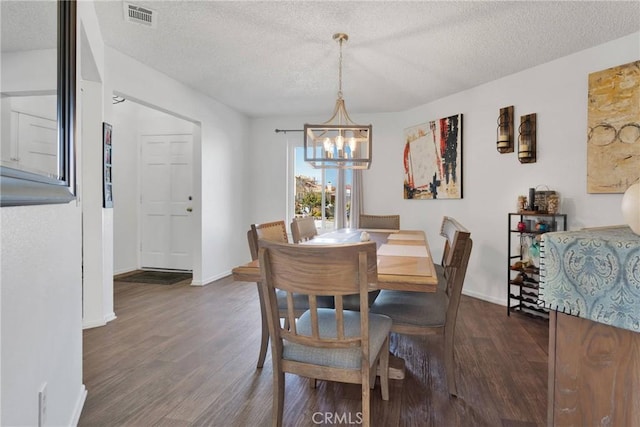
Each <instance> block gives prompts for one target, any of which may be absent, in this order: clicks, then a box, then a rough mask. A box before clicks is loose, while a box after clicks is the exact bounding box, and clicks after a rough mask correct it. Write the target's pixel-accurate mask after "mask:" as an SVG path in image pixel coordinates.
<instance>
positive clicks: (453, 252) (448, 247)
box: [440, 216, 471, 293]
mask: <svg viewBox="0 0 640 427" xmlns="http://www.w3.org/2000/svg"><path fill="white" fill-rule="evenodd" d="M440 235H441V236H442V237H444V238H445V243H444V250H443V252H442V262H441V265H442V267H443V269H444V276H445V278H447V282H449V280H448V279H449V276H450V275H451V274H452V273H453V272H454V269H456V268H458V267H459V266H460V264H461V263H462V261H463V257H464V252H465V245H466V241H467V240H470V239H471V232H469V230H467V229H466V228H465V227H464V226H462V224H460V223H459V222H458V221H457V220H456V219H454V218H451V217H448V216H445V217H444V218H443V219H442V225H441V227H440ZM447 288H449V286H447ZM447 293H449V289H447Z"/></svg>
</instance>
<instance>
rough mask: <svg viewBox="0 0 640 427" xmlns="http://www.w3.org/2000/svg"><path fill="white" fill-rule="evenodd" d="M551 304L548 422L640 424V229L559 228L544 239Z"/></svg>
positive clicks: (546, 296) (543, 282) (545, 284)
mask: <svg viewBox="0 0 640 427" xmlns="http://www.w3.org/2000/svg"><path fill="white" fill-rule="evenodd" d="M540 269H541V279H540V286H541V291H540V293H541V296H540V299H541V300H543V301H541V304H544V306H545V307H547V308H549V309H550V310H551V311H550V313H549V367H548V368H549V382H548V387H549V390H548V391H549V394H548V406H547V425H549V426H569V425H578V426H596V425H597V426H604V425H607V426H616V427H617V426H624V427H627V426H628V427H636V426H640V405H638V396H640V236H638V235H636V234H634V233H633V232H632V231H631V229H630V228H629V227H626V226H625V227H609V228H600V229H586V230H580V231H568V232H553V233H547V234H545V235H544V236H543V242H542V245H541V262H540Z"/></svg>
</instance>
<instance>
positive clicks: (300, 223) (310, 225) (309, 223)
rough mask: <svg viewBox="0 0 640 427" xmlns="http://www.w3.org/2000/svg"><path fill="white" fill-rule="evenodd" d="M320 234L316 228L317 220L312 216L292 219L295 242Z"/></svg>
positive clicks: (292, 232) (292, 233)
mask: <svg viewBox="0 0 640 427" xmlns="http://www.w3.org/2000/svg"><path fill="white" fill-rule="evenodd" d="M317 235H318V229H317V228H316V221H315V220H314V219H313V217H311V216H307V217H304V218H303V217H300V218H294V219H293V221H291V236H292V237H293V243H300V242H304V241H306V240H310V239H313V237H314V236H317Z"/></svg>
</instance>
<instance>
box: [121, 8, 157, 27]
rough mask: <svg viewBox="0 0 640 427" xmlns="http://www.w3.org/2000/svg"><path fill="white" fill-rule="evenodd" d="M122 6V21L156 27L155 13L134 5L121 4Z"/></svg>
mask: <svg viewBox="0 0 640 427" xmlns="http://www.w3.org/2000/svg"><path fill="white" fill-rule="evenodd" d="M123 6H124V20H125V21H128V22H133V23H134V24H142V25H146V26H147V27H151V28H155V27H156V21H157V16H156V11H155V10H153V9H149V8H148V7H142V6H136V5H135V4H131V3H127V2H124V3H123Z"/></svg>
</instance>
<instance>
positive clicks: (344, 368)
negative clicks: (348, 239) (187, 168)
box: [259, 240, 391, 427]
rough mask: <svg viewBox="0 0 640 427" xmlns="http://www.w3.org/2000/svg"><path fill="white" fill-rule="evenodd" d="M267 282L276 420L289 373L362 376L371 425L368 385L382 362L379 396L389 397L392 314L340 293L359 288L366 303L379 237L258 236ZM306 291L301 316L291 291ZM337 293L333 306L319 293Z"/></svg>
mask: <svg viewBox="0 0 640 427" xmlns="http://www.w3.org/2000/svg"><path fill="white" fill-rule="evenodd" d="M259 248H260V249H259V259H260V266H261V274H262V286H263V290H264V295H265V301H266V306H267V319H268V323H269V332H270V334H271V359H272V361H273V388H274V392H273V414H272V424H273V426H276V427H280V426H281V425H282V422H283V411H284V396H285V373H292V374H296V375H300V376H304V377H310V378H316V379H320V380H327V381H339V382H346V383H355V384H361V388H362V425H364V426H369V425H370V412H371V410H370V389H371V388H373V386H374V384H375V378H376V372H377V369H378V368H379V369H380V373H381V375H380V383H381V389H382V390H381V392H382V399H383V400H388V399H389V381H388V365H389V331H390V329H391V319H390V318H389V317H387V316H383V315H378V314H371V313H369V312H368V311H367V310H363V311H360V312H357V311H349V310H344V308H343V304H342V297H343V296H344V295H348V294H354V293H357V294H359V296H360V304H361V306H365V305H366V304H367V299H368V293H369V292H368V291H369V286H370V285H372V284H376V283H377V280H378V272H377V259H376V244H375V242H363V243H354V244H349V245H336V246H324V245H322V246H320V245H294V244H283V243H277V242H269V241H265V240H260V241H259ZM276 290H280V291H283V292H285V293H286V299H285V300H286V302H287V318H288V320H289V322H288V324H289V327H286V326H282V325H281V322H280V314H279V312H280V307H279V306H278V297H277V296H276ZM300 293H304V294H306V295H308V304H309V310H307V311H306V312H305V313H304V314H302V316H300V317H299V318H298V319H296V315H295V306H294V298H293V297H292V295H293V294H300ZM321 296H324V297H326V296H332V297H333V298H334V300H335V308H334V309H328V308H321V307H319V306H318V302H317V299H318V298H319V297H321Z"/></svg>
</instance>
